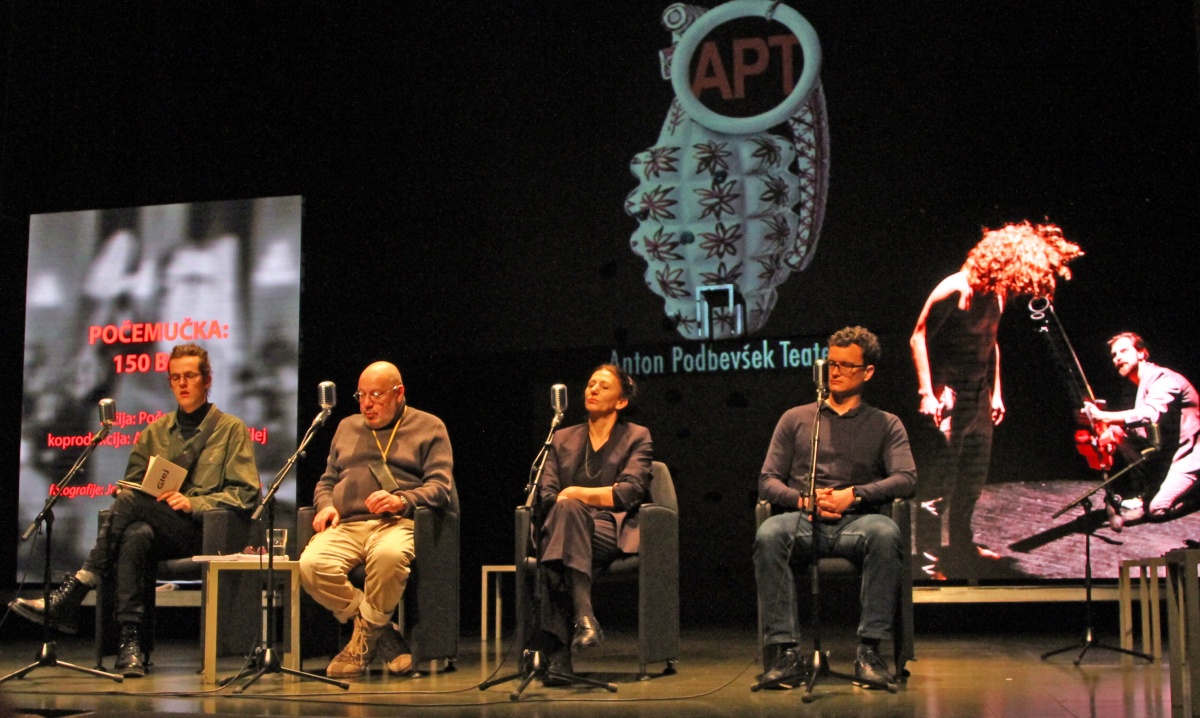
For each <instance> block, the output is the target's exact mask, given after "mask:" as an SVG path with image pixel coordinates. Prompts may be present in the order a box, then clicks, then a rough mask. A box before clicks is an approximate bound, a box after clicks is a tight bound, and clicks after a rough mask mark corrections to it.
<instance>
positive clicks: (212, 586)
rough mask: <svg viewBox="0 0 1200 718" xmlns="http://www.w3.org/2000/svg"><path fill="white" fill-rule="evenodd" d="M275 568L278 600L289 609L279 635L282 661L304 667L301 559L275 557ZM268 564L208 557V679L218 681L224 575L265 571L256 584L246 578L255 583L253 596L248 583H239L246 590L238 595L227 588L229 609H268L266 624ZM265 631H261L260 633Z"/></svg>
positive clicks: (204, 601) (205, 603) (205, 607)
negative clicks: (218, 637) (210, 558)
mask: <svg viewBox="0 0 1200 718" xmlns="http://www.w3.org/2000/svg"><path fill="white" fill-rule="evenodd" d="M274 568H275V584H276V590H277V591H280V593H281V594H282V595H281V596H280V598H279V601H278V603H277V607H278V608H279V609H282V610H286V613H285V614H284V622H283V623H284V628H283V630H284V634H285V635H282V636H276V639H277V640H278V641H279V643H280V648H281V649H282V651H283V656H282V660H281V663H282V664H283V666H284V667H286V668H291V669H294V670H297V671H298V670H300V562H299V561H281V560H278V559H276V560H275V561H274ZM266 570H267V569H266V564H265V563H264V564H262V565H260V564H259V562H258V561H220V560H214V561H208V562H207V564H206V566H205V567H204V579H205V580H204V597H203V599H202V604H203V618H202V620H203V622H204V623H203V625H204V682H205V683H216V682H217V644H218V641H217V630H218V627H219V626H220V615H219V614H220V609H221V608H222V605H221V604H222V602H221V600H220V597H221V577H222V576H224V575H229V574H230V572H246V571H254V572H259V571H261V572H262V574H263V575H262V579H263V581H262V582H259V581H255V582H254V583H253V584H249V582H242V583H243V584H246V585H252V586H253V588H252V589H251V590H250V591H249V596H248V595H247V591H246V590H244V589H245V585H243V586H239V588H241V589H243V590H238V591H237V592H236V595H231V594H230V592H229V591H226V594H227V597H226V602H225V608H226V610H248V611H254V610H257V611H260V612H264V613H263V617H262V621H261V622H260V626H264V625H265V622H266V620H267V617H266V615H265V608H266V593H265V591H264V588H265V587H264V586H263V582H265V580H266ZM254 596H257V597H258V604H259V605H257V606H255V605H254V603H255V601H254ZM260 635H261V634H260ZM245 638H246V646H247V648H249V647H250V645H251V639H252V638H253V637H252V636H246V637H245Z"/></svg>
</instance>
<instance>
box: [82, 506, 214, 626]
mask: <svg viewBox="0 0 1200 718" xmlns="http://www.w3.org/2000/svg"><path fill="white" fill-rule="evenodd" d="M202 537H203V534H202V532H201V527H200V522H199V521H198V520H196V519H194V518H193V517H192V516H191V515H189V514H185V513H183V512H180V511H175V510H174V509H171V508H170V507H169V506H167V505H166V504H165V503H163V502H161V501H156V500H155V499H153V498H151V497H150V496H148V495H146V494H143V493H142V492H140V491H135V490H131V489H127V490H125V491H122V492H121V493H120V494H118V495H117V498H116V500H115V501H113V505H112V507H111V508H110V509H109V510H108V511H107V512H106V513H105V514H104V517H103V518H102V519H101V521H100V532H99V535H98V536H97V537H96V545H95V546H93V547H92V550H91V553H89V554H88V557H87V560H86V561H84V563H83V568H84V569H85V570H87V571H91V572H92V573H95V574H96V575H98V576H102V577H103V579H104V580H106V581H107V580H112V578H113V576H114V574H115V577H116V582H117V621H118V622H119V623H140V622H141V621H142V618H143V617H144V616H145V613H146V604H145V600H144V599H143V596H142V592H143V589H144V586H145V581H146V576H147V574H151V575H152V574H153V571H154V565H155V564H156V563H157V562H158V561H161V560H165V559H170V558H184V557H186V556H193V555H195V554H197V553H199V552H200V548H201V539H202Z"/></svg>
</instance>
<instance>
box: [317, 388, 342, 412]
mask: <svg viewBox="0 0 1200 718" xmlns="http://www.w3.org/2000/svg"><path fill="white" fill-rule="evenodd" d="M317 403H318V404H320V405H321V411H329V410H330V409H332V408H333V407H335V406H337V384H334V383H333V382H331V381H323V382H321V383H320V384H317Z"/></svg>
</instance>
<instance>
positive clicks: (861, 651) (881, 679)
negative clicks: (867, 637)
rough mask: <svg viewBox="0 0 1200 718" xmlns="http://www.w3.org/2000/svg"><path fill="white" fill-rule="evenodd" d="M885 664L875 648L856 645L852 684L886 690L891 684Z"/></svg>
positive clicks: (890, 677) (890, 676)
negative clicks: (856, 652) (856, 653)
mask: <svg viewBox="0 0 1200 718" xmlns="http://www.w3.org/2000/svg"><path fill="white" fill-rule="evenodd" d="M893 680H894V679H893V678H892V674H890V673H888V669H887V663H885V662H884V660H883V657H882V656H880V655H879V648H878V647H877V646H871V645H867V644H866V643H860V644H858V655H857V656H856V657H855V659H854V682H855V684H856V685H860V686H862V687H864V688H886V687H887V684H889V683H892V682H893Z"/></svg>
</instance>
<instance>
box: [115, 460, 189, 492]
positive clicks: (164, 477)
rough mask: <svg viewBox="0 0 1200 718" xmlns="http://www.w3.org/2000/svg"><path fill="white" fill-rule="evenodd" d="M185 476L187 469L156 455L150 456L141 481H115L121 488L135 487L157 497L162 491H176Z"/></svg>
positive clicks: (181, 484)
mask: <svg viewBox="0 0 1200 718" xmlns="http://www.w3.org/2000/svg"><path fill="white" fill-rule="evenodd" d="M185 478H187V469H185V468H183V467H182V466H180V465H179V464H174V463H172V462H170V461H167V460H166V459H164V458H163V457H161V456H157V455H156V456H151V457H150V464H149V465H148V466H147V467H146V475H145V477H143V478H142V482H141V483H138V482H136V481H125V480H121V481H118V482H117V485H118V486H120V487H121V488H123V489H136V490H138V491H141V492H142V493H145V494H149V495H150V496H153V497H154V498H158V497H159V495H161V494H162V493H163V492H164V491H178V490H179V487H180V486H183V480H184V479H185Z"/></svg>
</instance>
